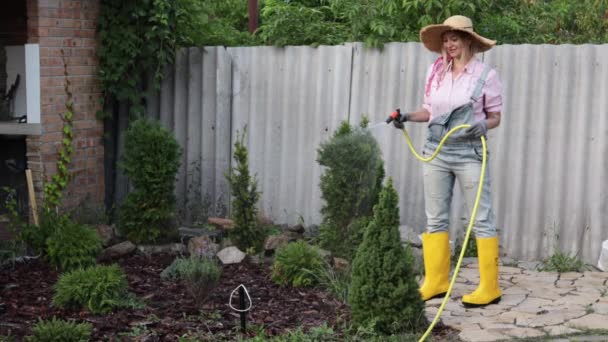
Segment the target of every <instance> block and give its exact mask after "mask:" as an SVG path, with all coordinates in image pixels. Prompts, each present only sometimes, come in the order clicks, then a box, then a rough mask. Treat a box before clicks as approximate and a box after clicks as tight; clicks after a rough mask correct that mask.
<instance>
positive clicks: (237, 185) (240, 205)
mask: <svg viewBox="0 0 608 342" xmlns="http://www.w3.org/2000/svg"><path fill="white" fill-rule="evenodd" d="M246 133H247V127H245V129H244V130H243V134H242V135H241V134H238V132H237V139H236V142H235V143H234V162H235V166H233V167H232V168H231V169H230V174H228V175H226V179H227V180H228V184H229V185H230V191H231V195H232V217H233V219H234V226H235V227H234V229H233V230H232V231H231V232H230V238H231V239H232V240H233V242H234V243H235V244H236V246H237V247H238V248H239V249H241V250H243V251H245V250H247V249H249V248H254V249H255V250H256V251H257V250H260V249H261V247H262V242H263V241H264V240H263V239H264V235H263V234H262V231H261V230H260V229H259V226H258V222H257V213H258V211H257V207H256V204H257V202H258V199H259V198H260V193H259V192H258V191H257V180H256V179H255V177H251V175H250V174H249V162H248V157H247V147H246V146H245V143H244V141H245V134H246Z"/></svg>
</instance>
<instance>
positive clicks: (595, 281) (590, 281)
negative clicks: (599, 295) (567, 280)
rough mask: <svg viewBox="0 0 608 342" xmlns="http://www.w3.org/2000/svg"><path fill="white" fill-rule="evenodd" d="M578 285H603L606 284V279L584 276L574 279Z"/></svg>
mask: <svg viewBox="0 0 608 342" xmlns="http://www.w3.org/2000/svg"><path fill="white" fill-rule="evenodd" d="M574 285H576V286H589V287H602V286H605V285H606V279H603V278H595V277H582V278H578V279H577V280H575V281H574Z"/></svg>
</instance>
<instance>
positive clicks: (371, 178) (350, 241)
mask: <svg viewBox="0 0 608 342" xmlns="http://www.w3.org/2000/svg"><path fill="white" fill-rule="evenodd" d="M366 127H367V120H366V119H364V120H363V121H362V122H361V124H360V126H359V127H355V128H353V127H351V125H349V124H348V123H347V122H342V124H341V125H340V127H339V128H338V130H337V131H336V132H334V134H333V136H332V137H331V138H330V139H329V140H328V141H326V142H324V143H322V144H321V145H320V147H319V148H318V151H317V152H318V158H317V162H318V163H319V164H320V165H321V166H323V167H324V168H325V170H324V173H323V175H322V176H321V179H320V188H321V197H322V198H323V200H324V202H325V203H324V206H323V208H322V209H321V214H322V215H323V221H322V223H321V226H320V227H319V233H320V234H319V235H320V236H319V238H320V245H321V247H322V248H325V249H329V250H331V251H332V252H334V254H335V255H337V256H341V257H345V258H347V259H349V260H351V259H352V258H353V257H354V253H355V251H356V249H357V246H358V245H359V244H360V243H361V239H362V237H363V231H364V229H365V227H366V225H367V222H369V218H370V217H371V216H372V208H373V206H374V204H375V203H376V202H377V201H378V194H379V192H380V189H381V187H382V181H383V179H384V162H383V161H382V153H381V151H380V147H379V146H378V142H377V141H376V139H375V138H374V137H373V136H372V135H371V133H370V132H369V130H367V129H366Z"/></svg>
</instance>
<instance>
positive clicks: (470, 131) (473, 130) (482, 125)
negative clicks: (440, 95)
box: [465, 120, 488, 139]
mask: <svg viewBox="0 0 608 342" xmlns="http://www.w3.org/2000/svg"><path fill="white" fill-rule="evenodd" d="M487 132H488V126H487V125H486V120H479V121H477V122H475V123H474V124H472V125H471V127H469V128H467V130H466V131H465V134H466V135H467V137H471V138H475V139H479V138H480V137H482V136H485V135H486V133H487Z"/></svg>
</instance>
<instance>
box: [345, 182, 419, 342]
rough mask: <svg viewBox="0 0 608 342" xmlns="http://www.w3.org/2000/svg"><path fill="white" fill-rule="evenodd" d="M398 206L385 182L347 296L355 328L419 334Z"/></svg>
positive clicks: (409, 258) (415, 287) (415, 286)
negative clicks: (358, 326)
mask: <svg viewBox="0 0 608 342" xmlns="http://www.w3.org/2000/svg"><path fill="white" fill-rule="evenodd" d="M398 201H399V200H398V197H397V193H396V191H395V189H394V188H393V183H392V181H391V180H390V179H389V181H388V184H387V185H386V186H385V187H384V188H383V189H382V192H381V193H380V200H379V203H378V204H377V205H376V206H375V207H374V217H373V220H372V222H371V223H370V224H369V226H368V227H367V230H366V231H365V236H364V238H363V242H362V243H361V245H360V246H359V249H358V250H357V254H356V256H355V259H354V261H353V273H352V283H351V288H350V293H349V302H350V305H351V309H352V316H353V320H354V321H355V323H357V324H359V325H362V326H370V325H371V326H373V327H374V329H375V330H377V331H378V332H381V333H388V334H391V333H398V332H404V331H409V332H412V331H417V330H418V329H420V328H422V327H423V326H424V325H425V324H426V318H425V316H424V302H423V301H422V298H421V297H420V293H419V292H418V284H417V283H416V279H415V275H414V270H413V267H412V263H413V257H412V255H411V252H410V251H409V248H408V247H406V248H404V247H403V246H402V245H401V240H400V237H399V228H398V227H399V209H398V207H397V205H398Z"/></svg>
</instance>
